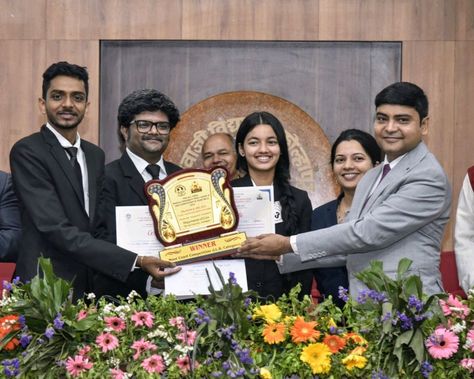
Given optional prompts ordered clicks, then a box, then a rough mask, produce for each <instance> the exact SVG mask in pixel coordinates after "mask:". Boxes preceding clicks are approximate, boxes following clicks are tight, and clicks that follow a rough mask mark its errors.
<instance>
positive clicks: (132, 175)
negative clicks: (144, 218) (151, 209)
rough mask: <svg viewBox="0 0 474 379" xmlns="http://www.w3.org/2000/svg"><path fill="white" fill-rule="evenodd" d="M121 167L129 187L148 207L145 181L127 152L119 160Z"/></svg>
mask: <svg viewBox="0 0 474 379" xmlns="http://www.w3.org/2000/svg"><path fill="white" fill-rule="evenodd" d="M119 164H120V167H121V168H122V172H123V176H124V177H125V178H127V181H128V185H129V186H130V188H131V189H132V191H133V192H135V193H136V194H137V195H138V197H139V198H140V200H141V201H142V203H143V205H147V204H148V201H147V198H146V196H145V190H144V186H145V181H144V180H143V178H142V176H141V174H140V173H139V172H138V170H137V168H136V167H135V165H134V164H133V162H132V160H131V159H130V157H129V156H128V154H127V152H126V151H125V152H124V153H123V154H122V156H121V157H120V160H119Z"/></svg>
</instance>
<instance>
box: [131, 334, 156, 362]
mask: <svg viewBox="0 0 474 379" xmlns="http://www.w3.org/2000/svg"><path fill="white" fill-rule="evenodd" d="M132 349H134V350H135V354H134V355H133V359H135V360H137V359H138V358H139V357H140V354H141V353H142V352H143V351H146V350H152V351H154V350H156V345H155V344H153V343H151V342H149V341H145V340H144V339H143V338H141V339H139V340H138V341H135V342H134V343H133V344H132Z"/></svg>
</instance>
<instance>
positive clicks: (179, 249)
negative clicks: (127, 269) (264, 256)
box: [145, 167, 246, 263]
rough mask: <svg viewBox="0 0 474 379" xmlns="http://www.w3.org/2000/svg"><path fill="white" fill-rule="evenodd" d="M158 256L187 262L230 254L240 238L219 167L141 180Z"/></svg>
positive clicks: (229, 190)
mask: <svg viewBox="0 0 474 379" xmlns="http://www.w3.org/2000/svg"><path fill="white" fill-rule="evenodd" d="M145 193H146V195H147V197H148V206H149V209H150V213H151V216H152V218H153V223H154V228H155V234H156V236H157V238H158V239H159V240H160V242H161V243H162V244H163V245H164V246H165V249H163V250H162V251H161V252H160V258H161V259H164V260H168V261H171V262H179V263H189V262H194V261H198V260H204V259H212V258H218V257H222V256H225V255H229V254H232V253H233V252H235V251H236V249H237V248H238V247H240V245H241V244H242V243H243V242H244V241H245V240H246V236H245V233H240V232H235V229H236V228H237V225H238V221H239V216H238V213H237V210H236V207H235V203H234V196H233V193H232V187H231V186H230V184H229V174H228V172H227V171H226V169H225V168H222V167H217V168H214V169H211V170H200V169H184V170H181V171H179V172H177V173H175V174H173V175H170V176H168V177H167V178H166V179H163V180H151V181H149V182H147V183H146V184H145Z"/></svg>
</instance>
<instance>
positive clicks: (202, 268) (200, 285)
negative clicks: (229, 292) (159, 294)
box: [165, 259, 248, 299]
mask: <svg viewBox="0 0 474 379" xmlns="http://www.w3.org/2000/svg"><path fill="white" fill-rule="evenodd" d="M213 263H214V264H215V265H216V266H217V267H218V268H219V270H220V271H221V273H222V276H223V277H224V281H225V282H226V283H227V282H228V279H229V275H230V273H231V272H232V273H233V274H234V275H235V279H236V280H237V284H238V285H239V286H240V287H242V290H243V291H248V286H247V274H246V271H245V261H244V260H243V259H220V260H215V261H213V262H211V261H203V262H196V263H190V264H186V265H182V266H181V271H180V272H178V273H177V274H174V275H171V276H166V277H165V294H166V295H169V294H173V295H175V296H176V297H177V298H179V299H184V298H191V297H194V296H195V295H198V294H199V295H209V288H208V287H209V279H208V277H207V275H206V269H207V271H208V272H209V277H210V278H211V282H212V285H213V287H214V289H216V290H220V289H221V288H222V283H221V281H220V279H219V276H218V274H217V271H216V269H215V268H214V264H213Z"/></svg>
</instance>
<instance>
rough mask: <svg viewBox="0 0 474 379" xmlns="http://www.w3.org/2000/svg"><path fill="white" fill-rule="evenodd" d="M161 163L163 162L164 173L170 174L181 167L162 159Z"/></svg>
mask: <svg viewBox="0 0 474 379" xmlns="http://www.w3.org/2000/svg"><path fill="white" fill-rule="evenodd" d="M163 163H164V164H165V169H166V175H171V174H173V173H175V172H177V171H179V170H181V167H179V166H177V165H175V164H174V163H171V162H168V161H165V160H163Z"/></svg>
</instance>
